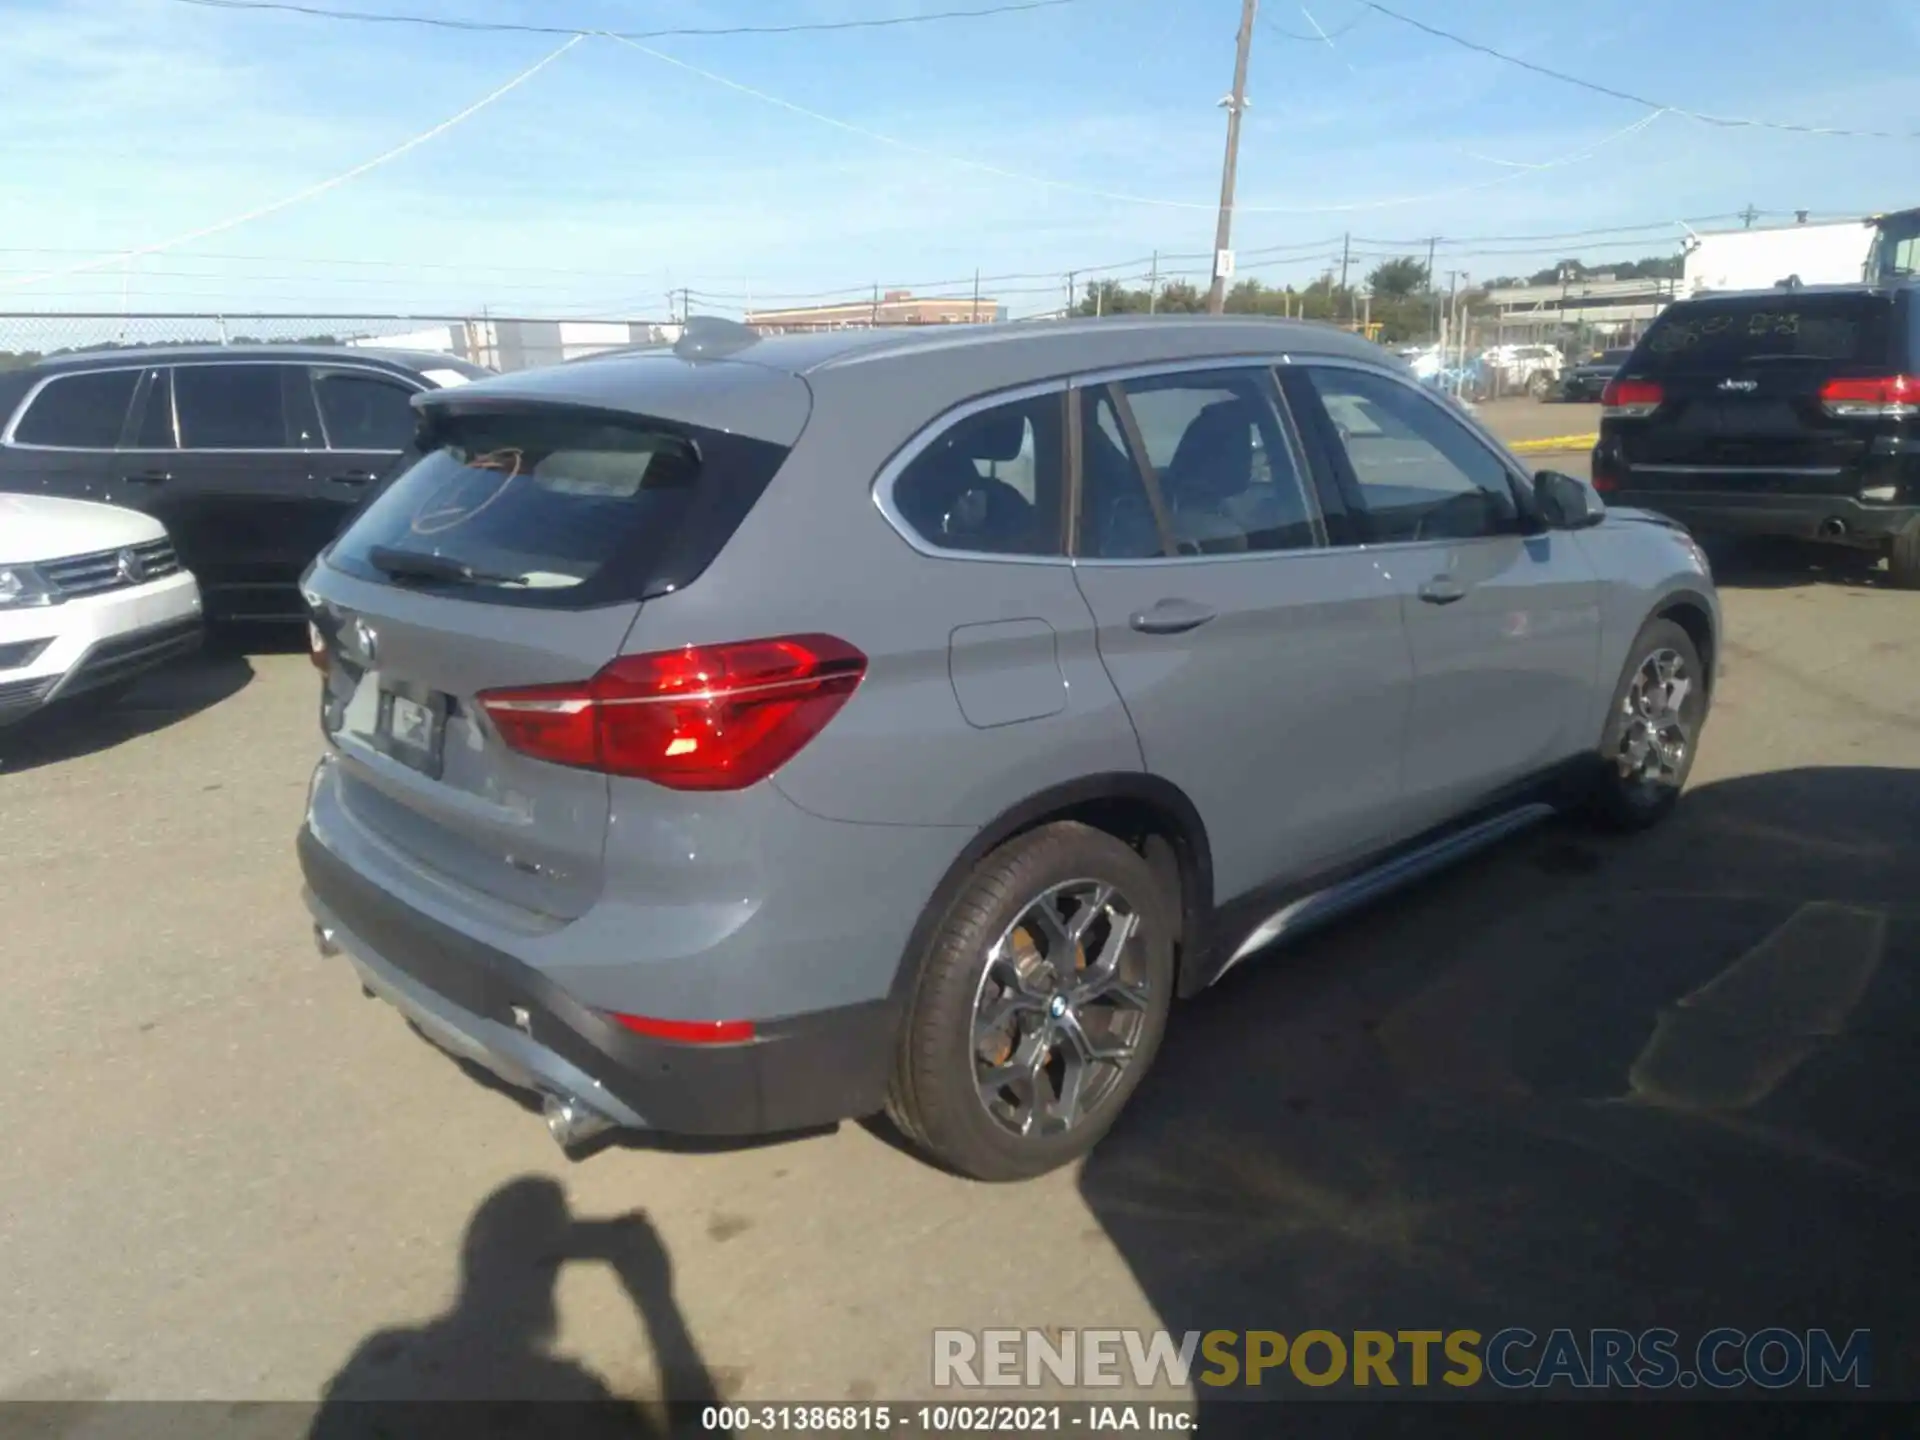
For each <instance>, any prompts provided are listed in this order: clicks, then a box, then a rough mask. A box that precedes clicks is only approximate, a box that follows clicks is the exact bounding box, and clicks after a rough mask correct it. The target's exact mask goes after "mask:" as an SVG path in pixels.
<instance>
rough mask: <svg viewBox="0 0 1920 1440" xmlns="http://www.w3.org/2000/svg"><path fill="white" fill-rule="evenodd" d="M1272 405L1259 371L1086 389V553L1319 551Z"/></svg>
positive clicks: (1083, 444)
mask: <svg viewBox="0 0 1920 1440" xmlns="http://www.w3.org/2000/svg"><path fill="white" fill-rule="evenodd" d="M1116 389H1117V390H1118V391H1119V392H1120V393H1119V395H1116V394H1115V391H1116ZM1272 396H1273V387H1272V381H1271V379H1270V378H1269V377H1268V375H1267V374H1266V372H1265V371H1262V370H1225V371H1208V372H1204V373H1198V374H1184V375H1161V376H1152V377H1148V378H1144V379H1136V380H1129V381H1125V382H1123V383H1122V384H1121V385H1119V386H1118V387H1113V386H1109V387H1105V388H1103V389H1099V390H1091V391H1088V392H1087V393H1086V394H1085V395H1084V396H1083V398H1082V404H1081V416H1082V422H1083V426H1084V433H1083V434H1082V437H1081V455H1082V475H1083V477H1084V488H1085V495H1084V497H1083V501H1082V504H1081V534H1080V553H1081V554H1082V555H1085V556H1088V557H1089V558H1094V557H1099V558H1104V559H1127V558H1139V557H1142V556H1148V555H1157V554H1164V553H1166V552H1167V550H1168V549H1169V548H1171V550H1172V552H1173V553H1175V554H1180V555H1220V554H1236V553H1242V552H1246V551H1272V550H1297V549H1305V548H1308V547H1310V546H1313V545H1315V544H1316V543H1318V542H1317V537H1316V534H1315V530H1314V511H1313V507H1312V504H1311V503H1310V501H1309V500H1308V498H1307V490H1306V486H1305V485H1304V483H1303V481H1302V477H1301V474H1300V469H1299V466H1298V465H1297V464H1296V463H1295V460H1294V452H1293V448H1292V446H1291V444H1290V443H1289V442H1288V439H1287V433H1286V429H1285V427H1284V426H1283V425H1282V423H1281V419H1280V415H1279V412H1278V411H1277V410H1276V409H1275V407H1274V402H1273V399H1272ZM1119 403H1124V404H1125V406H1126V408H1127V411H1128V413H1129V416H1130V418H1131V421H1132V426H1133V431H1134V435H1135V437H1137V441H1138V443H1137V445H1136V444H1135V443H1134V440H1133V439H1130V438H1129V436H1128V435H1127V432H1126V420H1125V419H1124V418H1123V417H1121V416H1120V415H1119V413H1118V410H1117V408H1116V407H1117V405H1118V404H1119ZM1149 482H1151V486H1152V489H1151V490H1150V489H1148V485H1149ZM1156 512H1158V513H1156ZM1163 524H1164V530H1162V525H1163Z"/></svg>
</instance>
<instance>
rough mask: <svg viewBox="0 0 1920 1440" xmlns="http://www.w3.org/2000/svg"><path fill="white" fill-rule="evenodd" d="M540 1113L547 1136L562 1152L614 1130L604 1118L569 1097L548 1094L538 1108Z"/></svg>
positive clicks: (572, 1097)
mask: <svg viewBox="0 0 1920 1440" xmlns="http://www.w3.org/2000/svg"><path fill="white" fill-rule="evenodd" d="M540 1113H541V1115H542V1116H543V1117H545V1119H546V1122H547V1133H548V1134H549V1135H551V1136H553V1140H554V1143H555V1144H556V1145H558V1146H559V1147H560V1148H561V1149H562V1150H571V1149H573V1148H574V1147H575V1146H577V1145H584V1144H586V1142H587V1141H589V1140H592V1139H594V1138H596V1137H597V1136H600V1135H604V1134H606V1133H607V1131H609V1130H611V1129H613V1128H614V1127H613V1122H612V1121H611V1120H609V1119H607V1117H606V1116H604V1115H602V1114H600V1113H599V1112H598V1111H595V1110H590V1109H588V1108H587V1106H586V1105H584V1104H583V1103H581V1101H579V1100H578V1099H576V1098H575V1097H574V1096H571V1095H548V1096H547V1097H546V1098H545V1100H544V1101H543V1102H542V1104H541V1106H540Z"/></svg>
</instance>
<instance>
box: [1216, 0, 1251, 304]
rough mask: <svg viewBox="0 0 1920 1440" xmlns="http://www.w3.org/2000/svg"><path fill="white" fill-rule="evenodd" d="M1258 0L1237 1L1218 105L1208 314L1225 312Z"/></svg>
mask: <svg viewBox="0 0 1920 1440" xmlns="http://www.w3.org/2000/svg"><path fill="white" fill-rule="evenodd" d="M1259 8H1260V0H1240V34H1239V36H1238V37H1237V38H1236V40H1235V42H1234V53H1233V93H1232V94H1231V95H1229V96H1227V98H1226V99H1225V100H1223V101H1221V102H1220V103H1221V104H1222V105H1224V106H1226V109H1227V158H1226V162H1225V163H1224V164H1223V165H1222V166H1221V167H1220V220H1219V223H1218V224H1217V225H1215V226H1214V230H1213V288H1212V289H1210V290H1209V291H1207V313H1208V314H1209V315H1218V314H1220V313H1221V312H1222V311H1224V310H1225V309H1226V308H1227V276H1226V269H1227V267H1228V266H1229V265H1230V264H1231V263H1232V262H1231V259H1230V253H1231V251H1232V248H1233V181H1234V174H1235V172H1236V171H1237V170H1238V168H1239V165H1240V112H1241V111H1242V110H1245V109H1246V108H1247V52H1248V51H1250V50H1251V49H1252V48H1253V17H1254V13H1255V12H1256V11H1257V10H1259Z"/></svg>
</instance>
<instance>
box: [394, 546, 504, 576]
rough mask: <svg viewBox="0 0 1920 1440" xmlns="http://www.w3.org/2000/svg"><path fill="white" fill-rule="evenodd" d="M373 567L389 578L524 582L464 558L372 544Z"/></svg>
mask: <svg viewBox="0 0 1920 1440" xmlns="http://www.w3.org/2000/svg"><path fill="white" fill-rule="evenodd" d="M367 559H368V560H369V561H371V562H372V564H373V567H374V568H375V569H376V570H378V571H380V573H381V574H383V575H385V576H386V577H387V578H388V579H390V580H451V581H454V582H455V583H457V584H461V585H526V584H528V583H530V582H529V581H528V579H527V577H526V576H525V575H508V574H505V573H503V572H498V571H493V570H482V569H479V568H478V567H476V566H473V565H469V564H467V563H466V562H465V561H464V560H451V559H449V558H447V557H446V556H445V555H435V554H433V553H431V552H430V551H426V550H399V549H395V548H394V547H392V546H390V545H375V546H373V547H372V548H371V549H369V550H368V551H367Z"/></svg>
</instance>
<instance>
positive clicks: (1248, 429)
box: [1160, 398, 1254, 555]
mask: <svg viewBox="0 0 1920 1440" xmlns="http://www.w3.org/2000/svg"><path fill="white" fill-rule="evenodd" d="M1253 425H1254V417H1253V413H1252V411H1251V410H1250V409H1249V408H1248V406H1247V404H1246V402H1245V401H1243V400H1240V399H1238V398H1235V399H1231V400H1217V401H1215V402H1214V403H1213V404H1211V405H1209V406H1207V407H1206V408H1205V409H1204V410H1202V411H1201V412H1200V413H1199V414H1198V415H1196V416H1194V417H1193V420H1192V421H1191V423H1189V424H1188V426H1187V428H1186V431H1185V433H1183V434H1182V435H1181V437H1180V444H1179V445H1178V446H1177V447H1176V448H1175V449H1174V452H1173V459H1172V460H1171V461H1170V462H1169V463H1168V465H1167V468H1166V473H1165V474H1164V475H1162V477H1161V482H1160V483H1161V490H1162V492H1163V494H1164V495H1165V498H1166V502H1167V511H1168V517H1169V518H1170V519H1171V520H1172V522H1173V534H1174V539H1175V541H1177V542H1178V544H1179V546H1180V548H1181V549H1182V550H1184V551H1187V552H1189V553H1196V552H1197V553H1200V554H1208V555H1211V554H1222V553H1229V552H1232V551H1238V550H1245V549H1246V548H1247V546H1248V539H1247V530H1246V526H1245V525H1244V524H1243V523H1242V521H1241V519H1240V517H1239V516H1238V515H1237V514H1235V512H1234V504H1233V502H1235V501H1237V500H1240V499H1241V498H1242V497H1243V496H1245V495H1246V493H1247V490H1248V489H1249V488H1250V487H1251V486H1252V484H1253Z"/></svg>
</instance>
